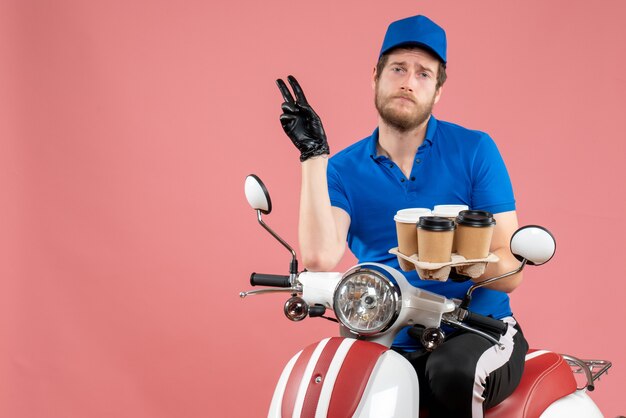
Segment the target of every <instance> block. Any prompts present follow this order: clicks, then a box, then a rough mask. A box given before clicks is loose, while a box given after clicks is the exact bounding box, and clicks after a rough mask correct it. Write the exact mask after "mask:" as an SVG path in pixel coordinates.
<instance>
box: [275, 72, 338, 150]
mask: <svg viewBox="0 0 626 418" xmlns="http://www.w3.org/2000/svg"><path fill="white" fill-rule="evenodd" d="M287 80H289V84H291V88H292V89H293V93H294V95H295V96H296V99H295V100H294V99H293V96H292V95H291V92H290V91H289V88H288V87H287V85H286V84H285V82H284V81H283V80H282V79H280V78H279V79H278V80H276V84H278V89H279V90H280V93H281V94H282V95H283V99H284V100H285V102H284V103H283V104H282V106H281V107H282V109H283V114H282V115H280V123H281V124H282V125H283V129H284V130H285V133H286V134H287V136H288V137H289V138H291V142H293V144H294V145H295V146H296V148H298V149H299V150H300V161H305V160H308V159H309V158H311V157H315V156H318V155H324V154H329V153H330V149H329V148H328V142H327V141H326V133H325V132H324V127H323V126H322V121H321V120H320V118H319V116H317V113H315V111H314V110H313V109H312V108H311V106H309V103H308V102H307V101H306V97H305V96H304V92H303V91H302V88H301V87H300V84H298V81H297V80H296V79H295V78H294V76H291V75H290V76H289V77H287Z"/></svg>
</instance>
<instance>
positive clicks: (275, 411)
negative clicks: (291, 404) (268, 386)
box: [268, 351, 302, 417]
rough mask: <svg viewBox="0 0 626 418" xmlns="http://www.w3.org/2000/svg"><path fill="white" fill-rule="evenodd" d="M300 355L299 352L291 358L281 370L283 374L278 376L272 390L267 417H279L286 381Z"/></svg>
mask: <svg viewBox="0 0 626 418" xmlns="http://www.w3.org/2000/svg"><path fill="white" fill-rule="evenodd" d="M300 354H302V351H300V352H299V353H298V354H296V355H295V356H293V357H292V358H291V360H289V363H287V365H286V366H285V368H284V369H283V372H282V373H281V374H280V378H279V379H278V383H277V384H276V389H274V395H272V403H271V404H270V412H269V414H268V417H276V416H280V410H281V407H282V403H283V395H284V394H285V387H287V380H289V375H290V374H291V371H292V370H293V366H294V365H295V364H296V361H298V358H299V357H300Z"/></svg>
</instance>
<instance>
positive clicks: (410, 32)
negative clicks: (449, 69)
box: [379, 15, 447, 64]
mask: <svg viewBox="0 0 626 418" xmlns="http://www.w3.org/2000/svg"><path fill="white" fill-rule="evenodd" d="M405 45H406V46H408V45H415V46H419V47H422V48H424V49H426V50H427V51H429V52H431V53H433V54H434V55H435V56H436V57H438V58H439V59H440V60H441V61H443V62H444V64H445V63H446V62H447V61H446V45H447V42H446V32H445V31H444V30H443V28H442V27H441V26H439V25H437V24H436V23H435V22H433V21H432V20H430V19H429V18H427V17H426V16H422V15H419V16H412V17H407V18H406V19H402V20H397V21H395V22H393V23H392V24H391V25H389V27H388V28H387V33H386V34H385V40H384V41H383V47H382V48H381V49H380V55H379V58H380V57H381V56H382V55H383V54H384V53H385V52H387V51H389V50H390V49H392V48H396V47H399V46H405Z"/></svg>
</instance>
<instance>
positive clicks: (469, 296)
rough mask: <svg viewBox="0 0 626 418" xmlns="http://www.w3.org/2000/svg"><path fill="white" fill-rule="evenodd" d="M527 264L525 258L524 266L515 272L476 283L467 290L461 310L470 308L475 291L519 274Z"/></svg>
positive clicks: (460, 306)
mask: <svg viewBox="0 0 626 418" xmlns="http://www.w3.org/2000/svg"><path fill="white" fill-rule="evenodd" d="M527 262H528V260H526V259H525V258H524V259H523V260H522V264H520V266H519V267H518V268H516V269H515V270H513V271H509V272H508V273H504V274H502V275H500V276H496V277H492V278H491V279H487V280H485V281H483V282H478V283H474V284H473V285H472V286H471V287H470V288H469V289H467V294H466V295H465V298H463V302H461V305H459V308H461V309H467V308H468V306H469V304H470V302H471V301H472V293H473V292H474V290H476V289H478V288H479V287H483V286H487V285H488V284H489V283H493V282H495V281H496V280H500V279H504V278H506V277H509V276H512V275H514V274H517V273H519V272H520V271H522V270H523V269H524V267H525V266H526V263H527Z"/></svg>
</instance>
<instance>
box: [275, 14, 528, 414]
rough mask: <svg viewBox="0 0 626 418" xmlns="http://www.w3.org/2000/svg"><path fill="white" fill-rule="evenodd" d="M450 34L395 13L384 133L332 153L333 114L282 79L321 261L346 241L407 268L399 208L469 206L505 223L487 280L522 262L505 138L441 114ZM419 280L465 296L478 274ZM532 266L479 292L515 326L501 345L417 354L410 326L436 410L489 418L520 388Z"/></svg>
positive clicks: (478, 298) (330, 262)
mask: <svg viewBox="0 0 626 418" xmlns="http://www.w3.org/2000/svg"><path fill="white" fill-rule="evenodd" d="M446 45H447V44H446V35H445V32H444V30H443V29H442V28H441V27H439V26H438V25H437V24H435V23H434V22H433V21H431V20H430V19H428V18H427V17H425V16H413V17H409V18H406V19H402V20H399V21H396V22H393V23H392V24H391V25H390V26H389V28H388V30H387V33H386V35H385V39H384V41H383V45H382V49H381V52H380V56H379V61H378V63H377V65H376V67H375V68H374V71H373V76H372V88H373V90H374V95H375V105H376V109H377V110H378V114H379V117H378V127H377V128H376V129H375V130H374V132H373V133H372V135H370V136H369V137H366V138H365V139H363V140H361V141H358V142H356V143H355V144H353V145H351V146H349V147H348V148H346V149H345V150H343V151H341V152H340V153H338V154H336V155H335V156H333V157H332V158H331V159H328V156H329V154H330V150H329V146H328V143H327V140H326V134H325V132H324V129H323V127H322V123H321V121H320V119H319V117H318V116H317V114H316V113H315V112H314V111H313V109H312V108H311V107H310V105H309V104H308V102H307V100H306V97H305V96H304V93H303V91H302V88H301V87H300V85H299V84H298V82H297V81H296V80H295V78H293V77H292V76H289V83H290V84H291V86H292V89H293V91H294V96H295V98H294V96H292V95H291V93H290V92H289V89H288V88H287V86H286V84H285V83H284V82H283V81H282V80H277V83H278V86H279V89H280V91H281V93H282V95H283V98H284V100H285V103H283V105H282V109H283V114H282V115H281V117H280V120H281V123H282V126H283V129H284V130H285V132H286V134H287V135H288V136H289V137H290V138H291V140H292V142H293V143H294V145H296V147H297V148H298V149H299V150H300V152H301V157H300V159H301V161H302V188H301V202H300V221H299V237H300V250H301V254H302V257H303V263H304V265H305V266H306V267H307V268H308V269H309V270H321V271H324V270H331V269H332V268H334V267H335V265H336V264H337V263H338V262H339V261H340V259H341V257H342V256H343V253H344V251H345V243H346V240H347V242H348V245H349V247H350V249H351V251H352V252H353V253H354V254H355V256H356V257H357V258H358V259H359V261H371V262H380V263H385V264H388V265H390V266H392V267H395V268H398V267H399V266H398V262H397V259H396V257H395V256H393V255H390V254H389V253H388V250H389V249H390V248H392V247H395V246H397V239H396V232H395V226H394V221H393V217H394V214H395V213H396V212H397V211H398V210H399V209H403V208H411V207H427V208H432V207H434V206H435V205H437V204H465V205H468V206H469V207H470V208H471V209H476V210H486V211H489V212H491V213H493V214H494V218H495V219H496V222H497V224H496V227H495V230H494V234H493V239H492V244H491V252H493V253H495V254H497V255H498V257H499V258H500V261H499V262H498V263H491V264H490V265H489V266H488V268H487V269H486V272H485V274H484V275H483V276H482V277H480V278H478V279H474V281H476V282H477V281H481V280H485V279H487V278H489V277H493V276H495V275H498V274H502V273H505V272H508V271H511V270H514V269H515V268H516V267H517V266H518V264H519V262H518V261H517V260H516V259H515V258H514V257H513V256H512V255H511V252H510V249H509V241H510V238H511V235H512V234H513V232H514V231H515V230H516V229H517V226H518V225H517V216H516V213H515V200H514V197H513V191H512V187H511V183H510V180H509V176H508V173H507V171H506V167H505V166H504V162H503V161H502V158H501V156H500V154H499V152H498V149H497V147H496V145H495V144H494V142H493V140H492V139H491V138H490V137H489V136H488V135H487V134H485V133H483V132H480V131H473V130H469V129H466V128H463V127H461V126H458V125H454V124H451V123H448V122H443V121H438V120H437V119H435V117H434V116H433V115H432V109H433V107H434V105H435V104H436V103H437V102H438V101H439V100H440V98H441V95H442V92H443V84H444V83H445V80H446V73H445V69H446V64H447V57H446ZM404 274H405V275H406V276H407V278H408V280H409V281H410V282H411V283H412V284H413V285H415V286H418V287H421V288H425V289H428V290H430V291H433V292H435V293H439V294H443V295H445V296H447V297H450V298H452V297H455V298H462V296H463V295H464V294H465V292H466V290H467V289H468V288H469V286H470V285H471V284H472V282H471V281H466V282H459V281H452V280H448V281H446V282H434V281H424V280H421V279H420V278H419V277H418V276H417V274H416V273H415V271H413V272H405V273H404ZM521 279H522V277H521V274H517V275H514V276H511V277H508V278H507V279H504V280H501V281H498V282H495V283H493V284H491V285H489V286H488V287H489V288H487V287H485V288H481V289H478V290H477V291H476V292H474V296H473V300H472V303H471V305H470V309H471V310H473V311H475V312H478V313H480V314H483V315H490V316H493V317H494V318H498V319H502V320H504V321H505V322H507V323H509V324H510V325H511V326H509V330H508V332H507V334H506V335H504V336H502V337H501V339H500V341H501V342H502V343H503V344H504V346H505V349H504V350H499V349H497V348H495V347H494V346H493V345H492V343H491V342H489V341H488V340H487V339H485V338H483V337H481V336H478V335H476V334H472V333H465V332H456V333H453V334H449V335H448V337H447V339H446V341H445V342H444V343H443V344H442V345H441V346H440V347H439V348H437V350H435V351H433V352H432V353H430V354H428V353H427V354H417V353H421V351H416V349H418V348H419V347H418V342H416V341H415V340H413V339H412V338H410V337H409V336H408V334H407V332H406V330H405V331H404V332H402V333H400V335H399V336H398V338H396V340H395V341H394V345H393V348H394V349H396V350H397V351H399V352H401V353H404V354H405V355H406V357H407V358H408V359H409V360H410V361H411V362H412V364H413V365H414V366H415V369H416V371H417V373H418V378H419V381H420V402H421V404H423V405H425V406H427V407H428V408H429V409H430V414H431V415H430V416H431V417H482V416H483V412H484V410H485V409H486V408H489V407H491V406H493V405H496V404H497V403H499V402H501V401H502V400H503V399H504V398H506V397H507V396H508V395H510V394H511V393H512V391H513V390H514V389H515V387H516V386H517V384H518V383H519V380H520V378H521V374H522V371H523V366H524V355H525V354H526V351H527V349H528V345H527V343H526V341H525V339H524V337H523V335H522V332H521V329H520V328H519V325H517V323H516V321H515V319H514V318H513V316H512V312H511V309H510V306H509V297H508V294H507V293H509V292H511V291H513V289H515V288H516V287H517V286H518V285H519V283H520V282H521Z"/></svg>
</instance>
